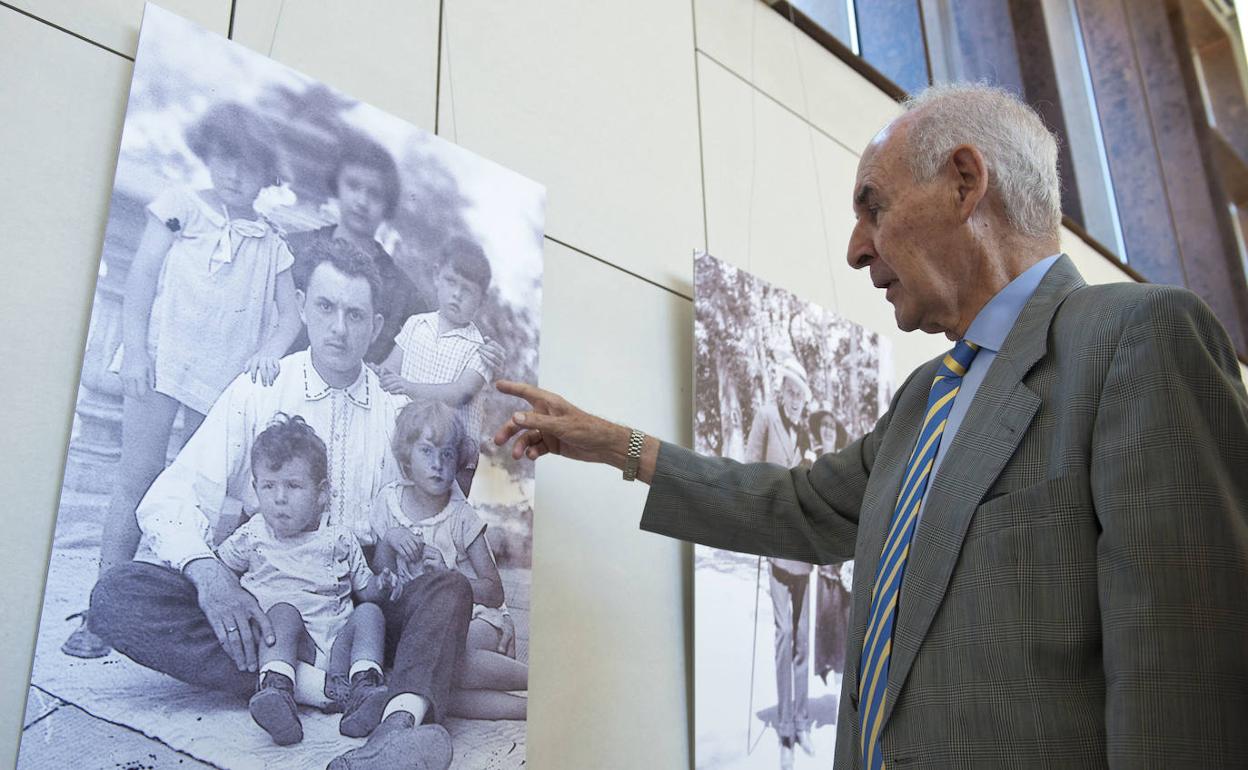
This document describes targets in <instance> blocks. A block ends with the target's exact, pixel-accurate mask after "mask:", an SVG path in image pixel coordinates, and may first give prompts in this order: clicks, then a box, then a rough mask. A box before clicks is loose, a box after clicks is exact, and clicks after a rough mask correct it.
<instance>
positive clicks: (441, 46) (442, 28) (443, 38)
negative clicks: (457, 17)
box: [433, 0, 459, 144]
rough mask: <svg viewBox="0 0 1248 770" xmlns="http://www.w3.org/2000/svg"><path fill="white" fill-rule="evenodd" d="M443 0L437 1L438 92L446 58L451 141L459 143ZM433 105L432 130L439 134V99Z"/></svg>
mask: <svg viewBox="0 0 1248 770" xmlns="http://www.w3.org/2000/svg"><path fill="white" fill-rule="evenodd" d="M447 11H448V8H447V7H446V2H445V0H441V1H440V2H439V3H438V84H437V89H438V91H437V92H438V94H439V95H440V94H441V87H442V77H441V72H442V59H443V58H444V54H445V59H446V106H447V109H449V110H450V112H451V141H452V142H454V143H456V144H458V143H459V121H458V120H456V119H455V77H454V73H453V72H452V70H451V22H450V20H449V19H448V18H447V17H448V13H447ZM437 102H438V103H437V104H436V105H435V106H434V119H433V132H434V133H435V134H438V135H441V130H442V125H441V121H440V120H439V119H438V118H439V116H440V115H441V112H442V104H441V99H440V98H438V99H437Z"/></svg>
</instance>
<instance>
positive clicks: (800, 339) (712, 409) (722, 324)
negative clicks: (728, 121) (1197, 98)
mask: <svg viewBox="0 0 1248 770" xmlns="http://www.w3.org/2000/svg"><path fill="white" fill-rule="evenodd" d="M889 371H891V364H890V361H889V342H888V340H886V339H884V338H883V337H881V336H880V335H878V334H876V333H874V332H871V331H868V330H867V329H865V328H863V327H861V326H859V325H857V324H855V323H852V322H850V321H847V320H845V319H844V318H841V317H840V316H838V315H837V314H835V313H832V312H830V311H828V310H825V309H823V308H821V307H819V306H817V305H815V304H813V303H810V302H806V301H804V300H802V299H800V298H798V297H797V296H795V295H793V294H791V293H790V292H787V291H785V290H783V289H779V288H776V287H775V286H772V285H770V284H768V283H766V282H765V281H763V280H761V279H759V278H756V277H755V276H753V275H750V274H749V273H747V272H745V271H744V270H740V269H738V268H736V267H733V266H732V265H730V264H728V263H726V262H722V261H720V260H718V259H715V258H714V257H711V256H708V255H706V254H701V255H698V256H697V257H695V259H694V426H693V435H694V449H695V450H696V451H698V452H700V453H702V454H708V455H716V456H720V457H728V458H731V459H733V460H737V461H740V462H769V463H776V464H779V465H783V466H785V467H789V468H792V467H797V466H802V465H805V466H808V465H810V464H811V463H813V462H814V460H815V459H816V458H817V457H818V456H819V455H821V454H823V453H826V452H834V451H837V450H839V449H841V448H842V447H844V446H846V445H847V444H848V443H850V442H851V441H854V440H855V439H857V438H859V437H861V436H862V435H863V434H864V433H866V432H867V431H869V430H870V429H871V428H872V427H873V426H874V425H875V422H876V420H877V419H879V417H880V415H881V414H882V413H883V412H884V410H885V409H886V408H887V406H888V401H889V387H890V386H889V383H888V378H887V375H886V372H889ZM853 580H854V565H853V562H852V561H849V562H843V563H839V564H824V565H811V564H806V563H804V562H797V561H790V560H786V559H766V558H760V557H757V556H752V555H748V554H741V553H734V552H732V551H724V550H720V549H717V548H708V547H705V546H695V547H694V689H695V693H694V704H695V749H694V751H695V762H696V766H697V767H698V768H699V770H738V769H744V768H760V769H761V768H767V769H770V768H775V767H777V766H779V765H780V760H781V752H782V751H787V752H790V753H793V754H795V756H796V765H795V766H796V767H802V766H807V767H812V768H813V767H827V766H829V765H830V764H831V762H832V757H833V752H834V748H835V745H836V723H837V709H838V704H839V697H840V688H841V677H842V673H843V667H844V661H845V643H846V642H845V640H846V638H847V635H848V625H849V610H850V592H851V591H852V590H853ZM812 757H813V758H812Z"/></svg>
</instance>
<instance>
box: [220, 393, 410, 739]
mask: <svg viewBox="0 0 1248 770" xmlns="http://www.w3.org/2000/svg"><path fill="white" fill-rule="evenodd" d="M327 467H328V456H327V454H326V451H325V444H324V442H322V441H321V439H320V437H319V436H317V435H316V431H314V430H313V429H312V427H311V426H309V425H308V424H307V423H306V422H304V421H303V418H301V417H298V416H295V417H286V416H285V415H282V414H279V415H278V416H277V417H276V418H275V419H274V421H273V422H272V423H271V424H270V425H269V427H268V428H266V429H265V430H264V431H263V432H262V433H261V434H260V435H259V436H257V437H256V441H255V444H254V445H253V447H252V451H251V468H252V475H253V480H254V483H255V487H256V497H257V499H258V501H259V508H260V509H259V513H258V515H256V516H253V517H252V518H251V519H250V520H248V521H247V522H246V523H244V524H243V525H242V526H240V527H239V528H238V529H236V530H235V531H234V533H233V534H232V535H230V537H228V538H227V539H226V540H225V542H223V543H221V545H220V546H218V547H217V557H218V558H219V559H220V560H221V562H222V563H223V564H225V565H226V566H227V567H229V568H230V569H231V570H233V571H234V572H236V573H238V574H239V575H241V580H240V583H241V585H242V587H243V588H244V589H246V590H247V591H248V592H249V593H251V595H252V596H254V597H255V598H256V601H258V602H259V603H260V607H261V609H263V610H264V611H265V612H266V613H267V614H268V616H269V620H270V621H271V622H272V624H273V633H274V636H275V637H276V642H275V643H274V644H273V645H271V646H269V645H260V648H259V656H260V676H259V682H258V686H257V689H256V694H255V695H253V696H252V698H251V701H250V703H249V704H248V705H249V710H250V711H251V716H252V718H253V719H255V721H256V724H258V725H260V727H262V728H264V730H265V731H266V732H268V733H269V735H270V736H272V738H273V741H274V742H275V743H277V744H278V745H281V746H286V745H289V744H292V743H298V742H299V741H301V740H303V725H302V724H301V723H300V721H299V711H298V707H297V706H296V705H295V694H294V693H295V668H296V666H298V664H299V663H300V662H303V663H307V664H312V665H314V666H316V667H317V668H320V669H322V670H324V671H325V672H326V674H327V681H332V680H334V679H335V678H337V679H342V678H344V677H345V678H348V680H349V682H350V686H349V689H348V691H347V692H345V693H339V694H338V696H339V699H338V702H337V703H336V704H335V705H336V706H337V708H335V709H332V710H342V711H343V712H344V713H343V715H342V720H341V722H340V723H339V728H338V729H339V731H340V732H342V734H343V735H347V736H350V737H355V738H359V737H363V736H365V735H368V734H369V733H370V732H372V729H373V727H375V726H376V725H377V723H378V722H379V721H380V720H381V714H382V710H383V709H384V708H385V706H386V703H387V702H388V700H389V697H390V696H389V693H388V691H387V689H386V687H385V686H384V685H383V682H382V680H383V677H382V671H381V661H382V655H383V653H384V650H385V647H384V645H385V618H384V617H383V616H382V613H381V608H380V607H379V606H378V605H377V604H376V603H375V602H379V601H381V600H382V599H384V598H386V597H387V596H389V597H390V598H392V599H393V598H395V596H396V595H397V593H398V591H399V586H398V581H397V579H396V578H395V577H394V575H393V574H392V573H390V572H389V571H385V570H383V572H382V573H381V574H380V575H374V574H373V572H372V570H371V569H370V568H369V566H368V563H367V562H366V561H365V560H364V553H363V551H362V550H361V548H360V544H359V541H358V540H356V538H355V535H354V534H352V532H351V530H349V529H347V528H345V527H341V526H335V525H331V524H329V523H328V522H326V521H325V520H324V519H325V516H324V513H325V508H326V504H327V502H328V499H329V494H330V489H329V481H328V479H327ZM352 595H354V596H355V598H356V599H358V600H359V601H360V602H361V604H359V605H355V606H353V604H352ZM218 631H220V632H222V633H224V634H226V635H227V636H228V635H229V634H231V633H234V634H237V633H239V629H236V628H235V629H229V628H227V629H223V630H222V629H218Z"/></svg>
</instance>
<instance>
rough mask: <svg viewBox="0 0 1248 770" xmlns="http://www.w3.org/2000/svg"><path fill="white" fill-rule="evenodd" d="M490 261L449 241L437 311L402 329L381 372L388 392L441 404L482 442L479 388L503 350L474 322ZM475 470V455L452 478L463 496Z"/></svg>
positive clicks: (467, 245) (476, 249)
mask: <svg viewBox="0 0 1248 770" xmlns="http://www.w3.org/2000/svg"><path fill="white" fill-rule="evenodd" d="M490 279H491V270H490V262H489V260H488V259H486V256H485V252H484V251H482V250H481V247H480V246H478V245H477V244H476V243H474V242H472V241H470V240H468V239H467V238H462V237H459V238H453V239H451V241H450V243H448V244H447V245H446V246H445V247H444V248H443V249H442V253H441V260H440V263H439V266H438V272H437V275H436V276H435V277H434V284H435V286H436V288H437V292H438V309H437V310H436V311H434V312H432V313H421V314H419V315H414V316H412V317H411V318H409V319H407V321H406V322H405V323H404V324H403V328H402V329H401V330H400V331H399V334H398V336H397V337H396V338H395V341H394V342H395V346H394V349H393V350H392V351H390V355H389V356H388V357H387V358H386V360H385V362H384V363H383V364H382V369H381V371H380V372H379V374H380V377H381V386H382V387H383V388H385V389H386V390H387V391H388V392H390V393H396V394H402V395H405V396H407V397H408V398H410V399H412V400H413V401H420V400H423V399H432V400H436V401H441V402H442V403H444V404H447V405H448V406H450V407H452V408H453V409H455V411H456V414H458V415H459V419H460V421H461V422H462V423H463V427H464V431H465V433H466V434H467V435H468V436H469V437H470V438H471V439H472V441H473V442H474V447H475V446H476V442H477V441H479V440H480V439H481V422H482V405H481V397H480V393H481V388H482V387H484V386H485V384H486V383H487V382H489V381H491V380H492V379H493V374H494V368H495V366H496V365H497V364H499V363H501V360H502V355H503V353H502V350H501V348H499V346H498V344H497V343H495V342H492V341H487V340H486V338H485V337H484V336H483V335H482V334H481V330H480V329H479V328H477V325H476V323H474V322H473V319H474V318H476V316H477V312H478V311H479V310H480V309H481V303H482V302H483V301H484V300H485V297H486V294H487V293H488V292H489V289H490ZM476 469H477V454H476V451H475V448H474V451H473V452H472V454H471V457H470V458H468V459H467V461H466V462H465V464H464V466H463V468H462V469H461V470H460V472H459V473H458V474H457V476H456V481H458V482H459V488H460V489H461V490H462V491H463V493H464V495H465V496H467V495H468V492H469V491H470V488H471V486H472V477H473V475H474V474H475V472H476Z"/></svg>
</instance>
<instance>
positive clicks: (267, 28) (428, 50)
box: [234, 0, 438, 131]
mask: <svg viewBox="0 0 1248 770" xmlns="http://www.w3.org/2000/svg"><path fill="white" fill-rule="evenodd" d="M237 3H238V5H237V10H236V12H235V18H234V39H235V40H237V41H238V42H240V43H242V44H243V45H245V46H247V47H248V48H251V49H252V50H253V51H259V52H260V53H262V54H265V55H266V56H271V57H272V58H274V59H276V60H277V61H280V62H282V63H283V64H287V65H289V66H291V67H294V68H295V69H297V70H299V71H300V72H303V73H305V74H307V75H311V76H312V77H314V78H316V79H318V80H320V81H322V82H324V83H327V84H328V85H331V86H333V87H335V88H337V89H339V90H341V91H343V92H345V93H347V94H350V95H351V96H353V97H355V98H356V99H359V100H361V101H365V102H368V103H369V104H372V105H373V106H375V107H379V108H381V109H383V110H385V111H387V112H390V113H393V114H394V115H397V116H399V117H400V118H403V119H405V120H407V121H410V122H411V123H414V124H415V125H417V126H420V127H421V128H424V129H426V130H429V131H432V130H433V119H434V102H435V98H434V94H435V92H436V87H437V66H438V55H437V51H438V35H437V31H438V0H369V2H365V3H342V2H336V0H299V2H289V3H288V2H282V0H237Z"/></svg>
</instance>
